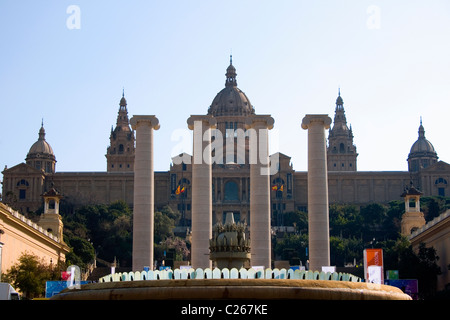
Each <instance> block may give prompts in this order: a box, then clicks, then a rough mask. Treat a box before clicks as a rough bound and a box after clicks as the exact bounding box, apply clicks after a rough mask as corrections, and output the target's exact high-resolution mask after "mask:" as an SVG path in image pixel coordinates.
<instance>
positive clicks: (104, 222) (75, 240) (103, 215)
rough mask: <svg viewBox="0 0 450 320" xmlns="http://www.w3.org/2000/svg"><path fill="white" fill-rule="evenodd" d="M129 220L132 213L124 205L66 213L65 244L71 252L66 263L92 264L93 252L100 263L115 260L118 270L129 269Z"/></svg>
mask: <svg viewBox="0 0 450 320" xmlns="http://www.w3.org/2000/svg"><path fill="white" fill-rule="evenodd" d="M132 218H133V216H132V211H131V209H130V208H129V207H128V205H127V204H126V203H125V202H124V201H117V202H114V203H112V204H110V205H104V204H100V205H88V206H83V207H81V208H79V209H77V210H75V211H74V212H73V213H72V212H71V213H65V214H64V215H63V222H64V229H65V241H66V243H67V244H68V245H69V246H70V247H71V248H72V252H71V253H70V254H69V255H68V260H70V261H71V262H72V263H73V264H77V265H78V266H84V265H86V264H87V263H90V262H92V261H93V257H94V251H96V252H97V255H98V256H99V257H100V258H102V259H103V260H107V261H111V262H112V261H113V260H114V258H116V259H117V260H118V261H119V264H120V265H121V266H127V265H130V264H131V251H132V240H133V239H132V232H133V219H132ZM75 262H76V263H75Z"/></svg>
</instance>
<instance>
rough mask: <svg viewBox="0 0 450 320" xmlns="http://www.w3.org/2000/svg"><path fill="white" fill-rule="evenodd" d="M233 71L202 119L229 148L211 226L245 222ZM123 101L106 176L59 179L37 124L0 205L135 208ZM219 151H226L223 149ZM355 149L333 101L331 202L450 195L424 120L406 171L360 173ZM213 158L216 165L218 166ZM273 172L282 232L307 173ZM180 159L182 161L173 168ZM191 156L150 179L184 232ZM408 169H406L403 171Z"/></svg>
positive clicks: (283, 168) (244, 173) (245, 150)
mask: <svg viewBox="0 0 450 320" xmlns="http://www.w3.org/2000/svg"><path fill="white" fill-rule="evenodd" d="M236 78H237V73H236V68H235V67H234V65H233V64H232V61H231V60H230V65H229V66H228V68H227V70H226V78H225V88H223V89H222V90H221V91H220V92H219V93H217V95H216V96H215V97H214V99H213V100H212V103H211V105H210V107H209V108H208V110H207V115H208V116H212V117H214V118H215V119H216V121H217V129H219V130H220V132H221V133H222V136H223V141H224V145H225V147H228V146H234V147H233V148H232V149H231V150H232V151H231V152H226V153H224V154H223V155H222V156H219V155H217V154H214V158H215V160H216V161H215V162H214V163H213V164H212V201H213V217H212V221H213V223H216V222H218V221H224V219H225V215H226V213H227V212H233V213H234V219H235V221H237V222H245V223H247V224H251V221H250V214H249V210H250V192H251V181H250V165H249V151H250V150H249V143H248V136H245V134H244V136H242V132H245V130H246V121H247V119H248V118H249V117H251V116H254V115H255V109H254V107H253V105H252V104H251V102H250V99H249V98H248V97H247V95H246V94H245V93H244V92H243V91H242V90H241V89H239V88H238V86H237V80H236ZM127 107H128V106H127V102H126V99H125V96H124V94H123V95H122V98H121V99H120V102H119V111H118V116H117V122H116V126H115V127H113V128H112V129H111V133H110V145H109V147H108V148H107V151H106V163H107V170H106V171H105V172H58V171H57V170H56V166H55V164H56V156H55V154H54V152H53V149H52V148H51V147H50V144H49V143H48V142H47V141H46V140H45V130H44V126H43V125H42V126H41V128H40V130H39V133H38V140H37V142H36V143H34V144H33V146H32V147H31V148H30V150H29V152H28V154H27V156H26V158H25V163H20V164H18V165H15V166H13V167H11V168H5V170H4V171H3V172H2V173H3V193H2V196H3V197H2V201H3V202H4V203H6V204H8V205H10V206H12V207H13V208H16V209H17V210H19V211H20V212H22V213H25V212H27V211H35V210H37V209H39V208H40V207H41V206H42V205H43V201H42V198H41V195H42V194H43V193H44V192H46V191H48V190H50V189H51V187H52V186H55V188H56V189H57V190H58V191H59V192H61V193H62V194H63V195H64V201H65V202H67V203H70V204H73V205H75V206H79V205H84V204H95V203H111V202H114V201H117V200H124V201H126V202H127V203H128V204H129V205H130V206H132V205H133V186H134V172H133V170H134V152H135V136H134V131H133V130H132V129H131V127H130V121H129V117H128V109H127ZM224 150H228V149H227V148H224ZM357 157H358V153H357V149H356V146H355V145H354V143H353V131H352V128H351V127H348V125H347V119H346V115H345V109H344V101H343V98H342V97H341V95H340V92H339V95H338V98H337V99H336V106H335V111H334V121H333V124H332V126H331V128H330V130H329V135H328V146H327V166H328V186H329V202H330V203H331V204H333V203H342V204H355V205H365V204H368V203H373V202H376V203H388V202H389V201H392V200H400V199H401V194H402V193H403V191H404V189H405V187H406V186H408V185H409V184H410V182H411V180H412V181H413V183H414V185H415V186H416V187H417V188H418V189H419V190H421V191H422V192H423V195H424V196H437V195H440V196H449V195H450V189H449V187H448V181H450V165H449V164H447V163H445V162H443V161H438V156H437V152H436V151H435V149H434V147H433V145H432V144H431V143H430V142H429V141H428V140H427V139H426V138H425V130H424V127H423V125H422V121H421V123H420V126H419V136H418V139H417V141H416V142H415V143H414V144H413V146H412V147H411V151H410V153H409V155H408V157H407V163H408V170H405V171H358V170H357ZM219 158H221V159H222V161H217V160H218V159H219ZM271 158H272V159H278V161H279V164H278V170H277V172H276V173H275V174H273V175H272V176H271V178H270V182H271V186H272V188H271V211H272V226H282V225H283V221H281V220H280V219H279V217H280V216H281V215H277V213H281V212H289V211H295V210H302V211H307V208H308V203H307V199H308V197H307V190H308V188H307V187H308V185H307V172H305V171H295V169H294V168H293V167H292V164H291V158H290V157H289V155H285V154H282V153H277V154H275V155H272V156H271ZM180 159H184V160H185V161H184V162H181V161H179V160H180ZM191 160H192V156H191V155H188V154H181V155H179V156H178V157H177V161H173V162H172V163H171V165H170V169H169V170H168V171H164V172H155V174H154V179H155V186H157V187H156V188H155V207H156V209H159V208H162V207H164V206H166V205H169V206H171V207H172V208H173V209H175V210H178V211H179V212H180V213H181V214H182V221H181V225H182V226H185V227H189V226H190V221H191V204H192V203H191V191H192V190H191V181H192V165H191V164H190V163H192V161H191ZM405 166H406V164H405Z"/></svg>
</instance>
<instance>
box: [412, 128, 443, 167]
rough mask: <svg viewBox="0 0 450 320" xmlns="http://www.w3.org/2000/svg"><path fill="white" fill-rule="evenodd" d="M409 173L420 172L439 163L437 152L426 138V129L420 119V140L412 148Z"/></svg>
mask: <svg viewBox="0 0 450 320" xmlns="http://www.w3.org/2000/svg"><path fill="white" fill-rule="evenodd" d="M407 160H408V170H409V172H419V171H420V170H421V169H425V168H427V167H429V166H431V165H432V164H435V163H436V162H437V161H438V156H437V153H436V150H434V147H433V145H432V144H431V142H430V141H428V140H427V139H426V138H425V129H424V127H423V125H422V119H420V126H419V138H418V139H417V141H416V142H414V144H413V145H412V147H411V150H410V152H409V155H408V159H407Z"/></svg>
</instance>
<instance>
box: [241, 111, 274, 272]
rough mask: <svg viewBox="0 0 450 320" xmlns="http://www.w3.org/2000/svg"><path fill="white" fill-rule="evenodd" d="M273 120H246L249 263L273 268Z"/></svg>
mask: <svg viewBox="0 0 450 320" xmlns="http://www.w3.org/2000/svg"><path fill="white" fill-rule="evenodd" d="M273 123H274V120H273V118H272V117H270V116H267V115H255V116H252V117H250V118H248V119H247V122H246V127H247V132H248V135H249V138H250V141H249V143H250V146H249V149H250V155H249V163H250V252H251V259H250V263H251V265H252V266H264V267H265V268H271V252H272V250H271V236H270V234H271V232H270V162H269V134H268V131H269V130H270V129H272V128H273Z"/></svg>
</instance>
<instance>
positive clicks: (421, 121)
mask: <svg viewBox="0 0 450 320" xmlns="http://www.w3.org/2000/svg"><path fill="white" fill-rule="evenodd" d="M420 125H422V116H420Z"/></svg>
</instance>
